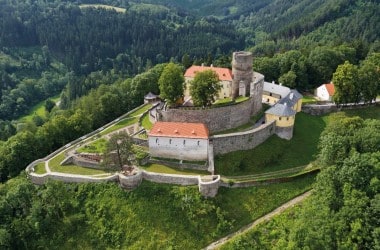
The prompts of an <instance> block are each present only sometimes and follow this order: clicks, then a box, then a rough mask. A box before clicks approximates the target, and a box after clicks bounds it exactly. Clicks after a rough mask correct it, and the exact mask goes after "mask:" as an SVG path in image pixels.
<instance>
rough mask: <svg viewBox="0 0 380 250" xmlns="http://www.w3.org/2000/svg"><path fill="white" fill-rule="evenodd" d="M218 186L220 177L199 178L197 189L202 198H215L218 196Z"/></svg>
mask: <svg viewBox="0 0 380 250" xmlns="http://www.w3.org/2000/svg"><path fill="white" fill-rule="evenodd" d="M219 185H220V175H212V176H207V177H203V178H202V177H199V184H198V188H199V192H200V193H201V194H202V195H203V196H204V197H215V196H216V195H217V194H218V189H219Z"/></svg>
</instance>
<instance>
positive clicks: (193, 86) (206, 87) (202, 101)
mask: <svg viewBox="0 0 380 250" xmlns="http://www.w3.org/2000/svg"><path fill="white" fill-rule="evenodd" d="M220 89H221V86H220V84H219V77H218V74H216V73H215V72H214V71H213V70H205V71H201V72H197V73H196V74H195V77H194V80H192V81H191V83H190V95H191V97H192V100H193V103H194V105H196V106H203V107H206V106H210V105H211V104H212V103H213V102H215V96H217V95H218V91H219V90H220Z"/></svg>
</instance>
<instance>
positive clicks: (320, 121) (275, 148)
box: [215, 106, 380, 176]
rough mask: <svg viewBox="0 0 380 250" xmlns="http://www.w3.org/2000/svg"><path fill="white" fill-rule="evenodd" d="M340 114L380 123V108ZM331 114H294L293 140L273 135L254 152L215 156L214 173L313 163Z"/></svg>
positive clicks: (232, 173) (256, 171) (235, 173)
mask: <svg viewBox="0 0 380 250" xmlns="http://www.w3.org/2000/svg"><path fill="white" fill-rule="evenodd" d="M343 113H345V114H346V115H347V116H360V117H362V118H364V119H368V118H372V119H380V106H376V107H369V108H361V109H355V110H345V111H344V112H343ZM334 114H335V113H331V114H329V115H326V116H312V115H308V114H305V113H302V112H300V113H298V114H297V117H296V123H295V127H294V134H293V138H292V139H291V140H290V141H287V140H283V139H280V138H279V137H277V136H276V135H273V136H271V137H270V138H269V139H268V140H267V141H265V142H264V143H263V144H261V145H259V146H258V147H256V148H254V149H251V150H246V151H236V152H232V153H228V154H225V155H222V156H217V157H215V169H216V172H217V173H218V174H222V175H227V176H239V175H249V174H260V173H265V172H272V171H278V170H283V169H288V168H293V167H299V166H303V165H307V164H308V163H310V162H312V161H314V160H315V158H316V154H317V145H318V141H319V136H320V134H321V133H322V131H323V129H324V128H325V126H326V124H327V123H328V122H329V119H330V117H331V116H333V115H334Z"/></svg>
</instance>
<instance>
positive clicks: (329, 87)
mask: <svg viewBox="0 0 380 250" xmlns="http://www.w3.org/2000/svg"><path fill="white" fill-rule="evenodd" d="M325 86H326V89H327V92H329V95H330V96H333V95H334V93H335V87H334V84H332V83H326V84H325Z"/></svg>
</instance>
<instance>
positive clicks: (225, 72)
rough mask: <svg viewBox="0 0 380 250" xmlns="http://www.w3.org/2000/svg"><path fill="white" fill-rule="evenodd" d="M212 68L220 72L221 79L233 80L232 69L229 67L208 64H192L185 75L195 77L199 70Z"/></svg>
mask: <svg viewBox="0 0 380 250" xmlns="http://www.w3.org/2000/svg"><path fill="white" fill-rule="evenodd" d="M209 69H211V70H212V71H214V72H216V73H217V74H218V77H219V80H220V81H232V71H231V70H230V69H228V68H218V67H207V66H195V65H193V66H191V67H190V68H188V69H187V70H186V72H185V77H195V74H196V73H197V72H202V71H205V70H209Z"/></svg>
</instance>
